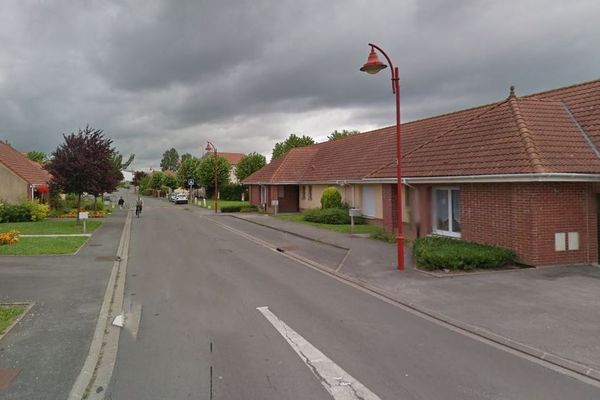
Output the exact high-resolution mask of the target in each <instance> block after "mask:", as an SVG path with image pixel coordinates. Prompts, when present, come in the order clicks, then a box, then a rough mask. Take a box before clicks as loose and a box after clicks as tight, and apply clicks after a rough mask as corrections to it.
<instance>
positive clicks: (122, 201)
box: [118, 196, 125, 210]
mask: <svg viewBox="0 0 600 400" xmlns="http://www.w3.org/2000/svg"><path fill="white" fill-rule="evenodd" d="M118 203H119V210H122V209H123V205H124V204H125V200H123V196H121V197H119V202H118Z"/></svg>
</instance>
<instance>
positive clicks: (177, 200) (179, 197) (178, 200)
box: [174, 193, 188, 204]
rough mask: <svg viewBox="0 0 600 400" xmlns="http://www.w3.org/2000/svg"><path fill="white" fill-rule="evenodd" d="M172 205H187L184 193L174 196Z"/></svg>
mask: <svg viewBox="0 0 600 400" xmlns="http://www.w3.org/2000/svg"><path fill="white" fill-rule="evenodd" d="M174 203H175V204H187V203H188V198H187V195H186V194H184V193H177V195H176V196H175V200H174Z"/></svg>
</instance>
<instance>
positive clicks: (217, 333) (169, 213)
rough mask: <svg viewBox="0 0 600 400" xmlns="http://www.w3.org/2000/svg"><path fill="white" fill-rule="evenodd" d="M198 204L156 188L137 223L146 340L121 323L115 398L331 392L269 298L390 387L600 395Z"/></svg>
mask: <svg viewBox="0 0 600 400" xmlns="http://www.w3.org/2000/svg"><path fill="white" fill-rule="evenodd" d="M191 208H193V207H187V206H183V205H180V206H175V205H172V204H170V203H166V202H162V201H158V200H151V199H149V200H146V204H145V207H144V212H143V215H142V217H141V218H139V219H135V220H134V221H133V227H132V237H131V243H130V254H129V265H128V276H127V283H126V293H125V304H126V308H127V307H131V306H133V305H136V304H141V305H142V307H143V309H142V310H143V311H142V317H141V323H140V327H139V332H138V335H137V338H134V337H133V336H132V335H131V334H128V333H127V332H126V331H123V334H122V335H121V339H120V344H119V353H118V357H117V362H116V366H115V370H114V373H113V377H112V381H111V384H110V387H109V388H108V389H107V398H108V399H113V400H125V399H127V400H129V399H174V400H175V399H228V400H233V399H331V398H332V397H331V396H330V394H329V393H328V392H327V390H326V389H325V387H324V386H323V384H322V383H321V380H322V379H323V377H321V376H317V375H318V372H314V373H313V367H314V365H307V364H306V363H305V361H304V360H303V359H302V358H301V357H299V355H298V354H297V353H296V352H295V351H294V348H293V347H292V346H291V345H290V344H289V343H288V341H287V340H286V337H285V335H282V334H280V333H279V332H278V330H277V329H276V328H275V326H274V325H273V324H272V323H271V322H269V320H267V318H265V315H263V313H262V312H261V311H259V310H257V307H265V306H268V307H269V310H270V311H271V312H272V313H273V314H274V315H276V316H277V318H279V319H280V320H281V321H283V322H284V323H285V324H286V325H287V326H289V327H290V328H291V329H293V330H294V331H295V332H297V334H298V335H301V336H302V337H303V338H304V339H305V340H306V341H308V342H309V343H310V344H312V346H314V347H315V348H316V349H318V350H319V351H320V352H322V353H323V354H324V355H325V356H326V357H328V358H329V359H331V360H332V362H334V363H336V364H337V366H339V367H340V368H343V369H344V370H345V371H346V372H347V373H348V374H350V375H351V376H352V377H354V378H355V379H356V380H357V381H358V382H360V383H361V384H362V385H364V386H365V387H366V388H368V389H369V390H370V391H372V392H373V393H374V394H375V395H377V396H378V397H379V398H381V399H401V400H403V399H407V400H408V399H457V400H458V399H460V400H466V399H527V400H534V399H544V400H548V399H561V400H562V399H589V400H592V399H600V388H598V387H596V386H592V385H589V384H586V383H584V382H581V381H579V380H577V379H574V378H573V377H570V376H567V375H564V374H561V373H559V372H556V371H553V370H551V369H548V368H546V367H544V366H541V365H539V364H536V363H534V362H531V361H529V360H526V359H523V358H521V357H518V356H515V355H513V354H510V353H508V352H505V351H503V350H500V349H498V348H496V347H493V346H490V345H488V344H485V343H482V342H480V341H477V340H474V339H472V338H470V337H467V336H464V335H462V334H460V333H457V332H454V331H452V330H449V329H447V328H445V327H443V326H440V325H438V324H435V323H432V322H430V321H428V320H426V319H423V318H420V317H418V316H416V315H414V314H411V313H409V312H407V311H404V310H402V309H400V308H398V307H395V306H394V305H391V304H389V303H386V302H384V301H382V300H380V299H377V298H375V297H373V296H371V295H369V294H367V293H364V292H362V291H360V290H358V289H356V288H353V287H350V286H348V285H346V284H344V283H342V282H339V281H337V280H335V279H333V278H331V277H328V276H326V275H323V274H322V273H320V272H318V271H315V270H313V269H310V268H308V267H306V266H304V265H302V264H300V263H298V262H296V261H294V260H290V259H288V258H286V257H284V256H282V255H281V254H279V253H277V252H275V251H272V250H269V249H267V248H264V247H261V246H260V245H258V244H256V243H254V242H251V241H249V240H248V239H246V238H243V237H241V236H239V235H237V234H235V233H234V232H231V231H229V230H226V229H224V228H223V227H222V226H220V225H218V224H215V222H214V221H212V220H211V218H208V217H203V216H201V215H199V213H198V212H196V211H190V210H189V209H191ZM219 220H220V221H223V222H226V218H219ZM319 251H321V250H319ZM473 301H477V299H473ZM289 336H291V335H288V338H289Z"/></svg>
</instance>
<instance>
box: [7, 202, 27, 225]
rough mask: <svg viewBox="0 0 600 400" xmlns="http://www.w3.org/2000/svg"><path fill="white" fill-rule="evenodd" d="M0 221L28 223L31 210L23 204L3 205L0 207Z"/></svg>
mask: <svg viewBox="0 0 600 400" xmlns="http://www.w3.org/2000/svg"><path fill="white" fill-rule="evenodd" d="M0 221H2V222H28V221H31V210H30V209H29V208H28V207H27V206H25V205H23V204H3V205H2V206H0Z"/></svg>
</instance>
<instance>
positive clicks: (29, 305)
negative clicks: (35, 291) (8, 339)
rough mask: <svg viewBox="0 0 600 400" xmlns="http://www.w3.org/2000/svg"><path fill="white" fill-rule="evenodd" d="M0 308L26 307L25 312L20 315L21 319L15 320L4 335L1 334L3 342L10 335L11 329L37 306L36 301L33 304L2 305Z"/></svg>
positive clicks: (0, 337) (0, 304) (0, 338)
mask: <svg viewBox="0 0 600 400" xmlns="http://www.w3.org/2000/svg"><path fill="white" fill-rule="evenodd" d="M0 306H5V307H14V306H24V307H25V310H23V313H22V314H21V315H19V317H18V318H17V319H15V320H14V321H13V322H12V324H10V325H9V326H7V327H6V329H5V330H4V333H2V334H0V341H1V340H2V338H4V337H5V336H6V335H8V333H9V332H10V331H11V329H13V328H14V327H15V326H16V325H17V324H18V323H19V322H20V321H21V320H22V319H23V317H25V316H26V315H27V313H28V312H29V311H31V309H32V308H33V306H35V301H34V302H31V303H0Z"/></svg>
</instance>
